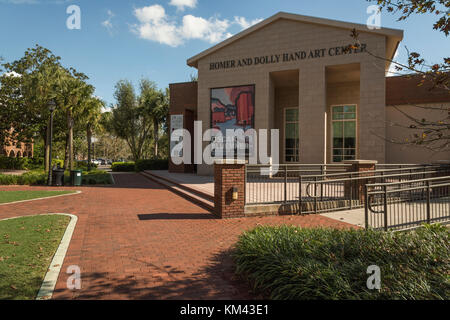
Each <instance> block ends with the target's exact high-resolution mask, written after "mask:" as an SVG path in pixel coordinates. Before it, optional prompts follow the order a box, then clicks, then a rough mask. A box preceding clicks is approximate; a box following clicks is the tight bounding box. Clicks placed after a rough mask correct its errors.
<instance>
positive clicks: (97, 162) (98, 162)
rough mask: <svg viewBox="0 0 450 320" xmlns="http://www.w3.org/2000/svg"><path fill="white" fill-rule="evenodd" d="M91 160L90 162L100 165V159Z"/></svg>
mask: <svg viewBox="0 0 450 320" xmlns="http://www.w3.org/2000/svg"><path fill="white" fill-rule="evenodd" d="M91 162H92V163H93V164H96V165H100V161H99V160H97V159H93V160H92V161H91Z"/></svg>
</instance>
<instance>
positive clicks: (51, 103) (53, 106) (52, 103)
mask: <svg viewBox="0 0 450 320" xmlns="http://www.w3.org/2000/svg"><path fill="white" fill-rule="evenodd" d="M47 106H48V109H49V110H50V134H49V135H50V145H49V152H48V157H49V168H48V179H47V185H49V186H51V185H52V175H53V166H52V140H53V112H55V109H56V103H55V101H53V100H50V101H49V102H48V104H47Z"/></svg>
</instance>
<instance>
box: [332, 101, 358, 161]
mask: <svg viewBox="0 0 450 320" xmlns="http://www.w3.org/2000/svg"><path fill="white" fill-rule="evenodd" d="M332 113H333V119H332V126H333V162H341V161H343V160H354V159H356V105H346V106H332Z"/></svg>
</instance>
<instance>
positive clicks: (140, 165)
mask: <svg viewBox="0 0 450 320" xmlns="http://www.w3.org/2000/svg"><path fill="white" fill-rule="evenodd" d="M167 169H169V160H167V159H148V160H138V161H136V166H135V170H136V171H138V172H139V171H144V170H167Z"/></svg>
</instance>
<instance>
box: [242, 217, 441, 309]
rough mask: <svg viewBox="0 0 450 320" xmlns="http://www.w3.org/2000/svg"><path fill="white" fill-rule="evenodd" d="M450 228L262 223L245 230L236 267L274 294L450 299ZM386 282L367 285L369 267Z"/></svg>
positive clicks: (266, 293) (261, 290)
mask: <svg viewBox="0 0 450 320" xmlns="http://www.w3.org/2000/svg"><path fill="white" fill-rule="evenodd" d="M449 235H450V232H449V230H448V229H447V228H445V227H443V226H440V225H432V226H430V225H425V226H424V227H421V228H419V229H417V230H413V231H408V232H384V231H373V230H363V229H358V230H354V229H353V230H337V229H323V228H317V229H302V228H299V227H293V226H281V227H269V226H261V227H257V228H256V229H253V230H251V231H247V232H245V233H244V234H243V235H241V236H240V238H239V240H238V242H237V245H236V248H235V250H234V252H233V257H234V261H235V264H236V272H237V273H238V274H239V275H240V276H241V277H242V278H244V279H246V280H247V281H248V282H249V283H250V284H251V285H252V286H253V288H254V290H255V291H257V292H258V293H261V294H262V295H263V296H265V297H268V298H271V299H281V300H297V299H300V300H301V299H363V300H366V299H401V300H405V299H450V278H449V273H448V272H449V265H450V239H449ZM371 265H376V266H378V267H379V268H380V270H381V277H380V278H381V288H380V290H377V289H369V288H368V286H367V282H368V278H369V277H370V274H368V273H367V272H368V267H369V266H371Z"/></svg>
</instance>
